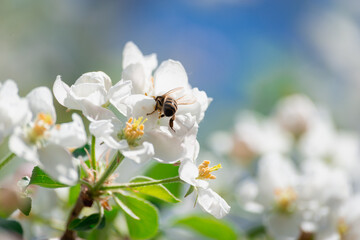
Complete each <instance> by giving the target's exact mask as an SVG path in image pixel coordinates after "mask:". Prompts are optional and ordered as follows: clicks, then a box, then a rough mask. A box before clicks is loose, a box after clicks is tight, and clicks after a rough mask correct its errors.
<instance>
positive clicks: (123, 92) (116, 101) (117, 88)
mask: <svg viewBox="0 0 360 240" xmlns="http://www.w3.org/2000/svg"><path fill="white" fill-rule="evenodd" d="M131 89H132V83H131V81H124V80H121V81H119V82H118V83H117V84H115V85H114V86H113V87H111V88H110V90H109V93H108V99H109V101H110V103H111V104H113V105H114V106H115V107H116V108H117V109H118V110H119V112H120V113H121V114H123V115H125V116H126V114H127V111H128V110H127V109H128V106H127V105H126V104H125V99H126V98H127V97H128V96H130V95H131Z"/></svg>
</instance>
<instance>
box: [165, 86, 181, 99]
mask: <svg viewBox="0 0 360 240" xmlns="http://www.w3.org/2000/svg"><path fill="white" fill-rule="evenodd" d="M182 89H184V88H183V87H177V88H173V89H171V90H169V91H167V92H166V93H165V94H163V96H164V97H165V96H167V95H169V94H172V93H174V92H177V91H180V90H182Z"/></svg>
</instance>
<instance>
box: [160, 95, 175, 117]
mask: <svg viewBox="0 0 360 240" xmlns="http://www.w3.org/2000/svg"><path fill="white" fill-rule="evenodd" d="M163 111H164V115H165V116H167V117H171V116H173V115H174V114H175V113H176V111H177V103H176V100H175V99H173V98H170V97H167V98H166V99H165V102H164V107H163Z"/></svg>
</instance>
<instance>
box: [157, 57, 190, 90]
mask: <svg viewBox="0 0 360 240" xmlns="http://www.w3.org/2000/svg"><path fill="white" fill-rule="evenodd" d="M177 87H183V88H184V89H188V88H189V83H188V77H187V74H186V71H185V69H184V67H183V66H182V65H181V63H180V62H178V61H174V60H167V61H165V62H163V63H161V65H160V66H159V68H158V69H157V70H156V72H155V74H154V93H155V95H156V96H158V95H162V94H164V93H166V92H167V91H169V90H171V89H174V88H177Z"/></svg>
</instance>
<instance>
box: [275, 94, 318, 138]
mask: <svg viewBox="0 0 360 240" xmlns="http://www.w3.org/2000/svg"><path fill="white" fill-rule="evenodd" d="M317 115H318V111H317V109H316V106H315V105H314V103H313V102H312V101H311V100H310V99H309V98H308V97H307V96H305V95H301V94H294V95H291V96H288V97H286V98H284V99H282V100H281V101H280V102H279V103H278V104H277V107H276V118H277V120H278V121H279V123H280V125H281V126H282V127H283V128H284V129H286V130H287V131H289V132H291V133H292V134H294V135H295V136H300V135H301V134H303V133H304V132H306V131H307V130H308V129H309V127H310V126H311V124H312V123H313V121H314V120H315V118H316V117H317Z"/></svg>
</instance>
